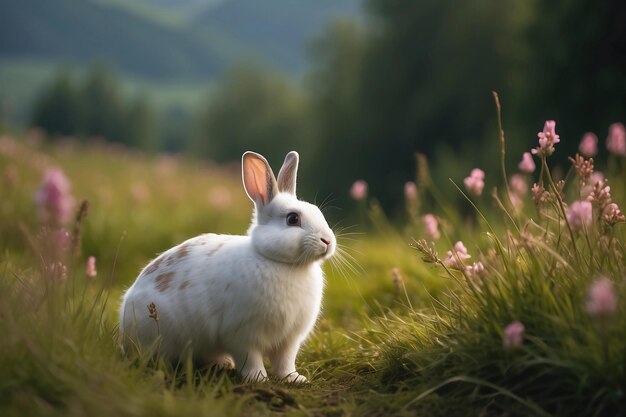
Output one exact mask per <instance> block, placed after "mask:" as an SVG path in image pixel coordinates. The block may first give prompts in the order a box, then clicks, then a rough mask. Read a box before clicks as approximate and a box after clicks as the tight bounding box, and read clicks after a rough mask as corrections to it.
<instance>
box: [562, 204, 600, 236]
mask: <svg viewBox="0 0 626 417" xmlns="http://www.w3.org/2000/svg"><path fill="white" fill-rule="evenodd" d="M566 217H567V222H568V223H569V225H570V226H571V228H572V229H573V230H581V229H583V228H585V229H587V228H589V226H591V222H592V220H593V217H592V206H591V202H589V201H574V202H573V203H572V205H571V206H569V208H568V209H567V213H566Z"/></svg>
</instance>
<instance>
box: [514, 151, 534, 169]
mask: <svg viewBox="0 0 626 417" xmlns="http://www.w3.org/2000/svg"><path fill="white" fill-rule="evenodd" d="M517 167H518V168H519V170H520V171H522V172H523V173H524V174H532V173H533V172H535V168H536V165H535V161H533V157H532V155H531V154H530V152H524V153H523V154H522V160H521V161H520V163H519V164H517Z"/></svg>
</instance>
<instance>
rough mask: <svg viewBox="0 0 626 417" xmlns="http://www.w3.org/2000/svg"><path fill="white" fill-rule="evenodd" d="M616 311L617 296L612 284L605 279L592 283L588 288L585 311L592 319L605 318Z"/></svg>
mask: <svg viewBox="0 0 626 417" xmlns="http://www.w3.org/2000/svg"><path fill="white" fill-rule="evenodd" d="M616 309H617V296H616V295H615V290H614V289H613V282H611V280H610V279H608V278H606V277H602V278H599V279H597V280H596V281H594V283H593V284H591V287H590V288H589V293H588V298H587V303H586V305H585V310H587V313H589V315H590V316H593V317H607V316H611V315H613V314H614V313H615V310H616Z"/></svg>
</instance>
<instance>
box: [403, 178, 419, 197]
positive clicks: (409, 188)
mask: <svg viewBox="0 0 626 417" xmlns="http://www.w3.org/2000/svg"><path fill="white" fill-rule="evenodd" d="M404 198H406V200H407V201H415V200H416V199H417V185H415V183H414V182H413V181H408V182H407V183H406V184H404Z"/></svg>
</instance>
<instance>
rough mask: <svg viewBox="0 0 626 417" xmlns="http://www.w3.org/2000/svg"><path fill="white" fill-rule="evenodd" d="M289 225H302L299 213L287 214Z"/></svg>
mask: <svg viewBox="0 0 626 417" xmlns="http://www.w3.org/2000/svg"><path fill="white" fill-rule="evenodd" d="M287 226H301V223H300V216H299V215H298V213H289V214H288V215H287Z"/></svg>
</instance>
